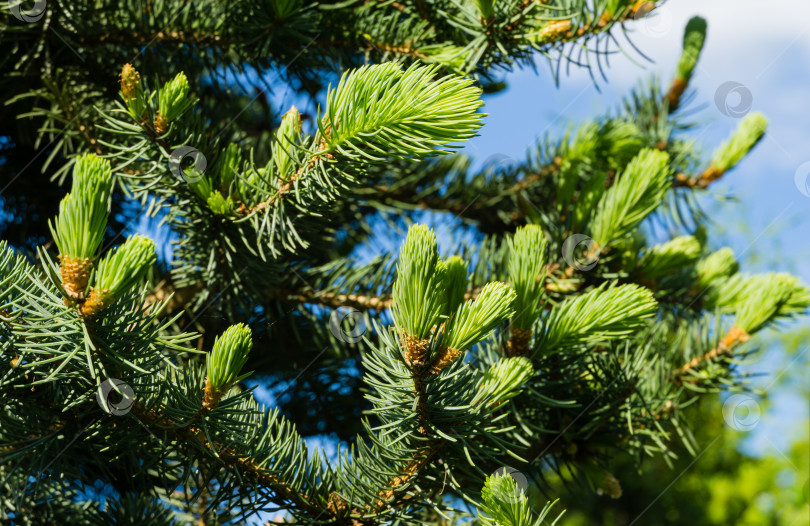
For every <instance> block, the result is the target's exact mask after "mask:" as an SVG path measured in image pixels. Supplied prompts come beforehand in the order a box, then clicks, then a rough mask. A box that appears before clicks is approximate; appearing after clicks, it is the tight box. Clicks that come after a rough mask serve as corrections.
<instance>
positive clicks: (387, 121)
mask: <svg viewBox="0 0 810 526" xmlns="http://www.w3.org/2000/svg"><path fill="white" fill-rule="evenodd" d="M437 74H438V68H437V67H435V66H417V65H414V66H411V67H409V68H408V69H406V70H404V71H403V70H402V68H401V66H399V65H398V64H396V63H388V64H380V65H375V66H363V67H361V68H358V69H356V70H354V71H352V72H351V73H347V74H345V75H344V76H343V77H342V78H341V80H340V83H339V84H338V86H337V87H336V88H333V89H330V90H329V92H328V94H327V104H326V109H325V110H324V114H323V116H321V115H320V114H319V116H318V135H317V139H319V140H320V141H322V148H321V149H320V151H319V152H318V154H319V155H321V156H325V155H329V154H340V155H341V156H343V157H344V158H346V159H350V160H355V161H363V162H382V161H384V160H386V159H390V158H402V157H417V158H425V157H428V156H432V155H438V154H440V153H442V150H441V149H440V148H441V147H443V146H446V145H449V144H451V143H455V142H459V141H464V140H467V139H469V138H471V137H473V136H474V135H475V132H476V131H477V130H478V128H480V127H481V117H482V116H483V115H481V114H478V113H476V110H478V108H480V107H481V104H482V103H481V99H480V94H481V92H480V90H479V89H478V88H476V87H474V86H473V83H472V81H471V80H470V79H465V78H463V77H459V76H455V75H450V76H445V77H439V78H437Z"/></svg>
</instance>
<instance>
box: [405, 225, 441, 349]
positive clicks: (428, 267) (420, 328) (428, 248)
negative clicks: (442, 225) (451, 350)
mask: <svg viewBox="0 0 810 526" xmlns="http://www.w3.org/2000/svg"><path fill="white" fill-rule="evenodd" d="M445 274H446V268H445V267H444V265H440V259H439V250H438V246H437V245H436V235H435V234H434V233H433V231H432V230H431V229H430V228H428V227H427V226H425V225H413V226H411V227H410V228H409V229H408V235H407V237H406V238H405V241H404V242H403V243H402V248H401V249H400V252H399V262H398V263H397V280H396V282H395V283H394V289H393V295H392V304H391V310H392V314H393V316H394V323H395V324H396V326H397V327H398V328H400V329H402V330H404V331H405V333H406V334H407V335H409V336H411V337H413V338H415V339H417V340H424V339H425V337H426V336H427V335H428V333H429V331H430V330H431V328H432V327H433V326H434V325H436V324H437V323H438V321H439V317H440V316H441V315H442V313H443V312H444V309H445V305H446V301H447V298H446V292H445V291H446V289H445V287H446V280H445Z"/></svg>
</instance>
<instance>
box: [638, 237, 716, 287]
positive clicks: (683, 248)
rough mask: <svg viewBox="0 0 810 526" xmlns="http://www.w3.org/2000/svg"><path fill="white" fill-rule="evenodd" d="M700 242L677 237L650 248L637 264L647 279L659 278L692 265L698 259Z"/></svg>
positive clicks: (691, 238) (689, 238)
mask: <svg viewBox="0 0 810 526" xmlns="http://www.w3.org/2000/svg"><path fill="white" fill-rule="evenodd" d="M700 250H701V247H700V242H698V240H697V239H695V237H694V236H678V237H676V238H673V239H671V240H669V241H667V242H666V243H661V244H659V245H655V246H653V247H650V249H649V250H647V251H646V252H645V253H644V256H643V257H642V258H641V261H639V263H638V268H639V270H640V271H641V272H642V273H643V274H644V276H646V277H649V278H660V277H663V276H666V275H668V274H672V273H674V272H676V271H678V270H679V269H683V268H686V267H689V266H690V265H693V264H694V263H695V262H696V261H697V260H698V258H699V257H700Z"/></svg>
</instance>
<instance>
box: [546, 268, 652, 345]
mask: <svg viewBox="0 0 810 526" xmlns="http://www.w3.org/2000/svg"><path fill="white" fill-rule="evenodd" d="M657 306H658V304H657V302H656V301H655V299H654V298H653V294H652V292H651V291H650V290H648V289H646V288H644V287H640V286H638V285H635V284H627V285H608V284H607V283H605V284H603V285H601V286H600V287H598V288H596V289H593V290H590V291H588V292H586V293H584V294H581V295H579V296H577V297H575V298H570V299H568V300H566V301H564V302H562V303H561V304H560V305H558V306H557V307H555V308H554V309H553V310H552V311H551V313H550V314H549V316H548V318H547V319H546V320H544V332H543V337H542V338H540V339H539V341H538V342H537V345H536V346H535V352H537V351H539V352H541V353H543V354H548V353H550V352H552V351H554V350H558V349H564V348H566V347H571V346H575V345H581V344H587V343H591V344H592V343H595V342H598V341H603V340H610V339H615V338H622V337H625V336H628V335H630V334H632V333H633V332H634V331H635V330H638V329H639V328H641V327H642V326H643V325H644V324H645V323H646V320H647V319H648V318H651V317H652V316H654V315H655V312H656V309H657Z"/></svg>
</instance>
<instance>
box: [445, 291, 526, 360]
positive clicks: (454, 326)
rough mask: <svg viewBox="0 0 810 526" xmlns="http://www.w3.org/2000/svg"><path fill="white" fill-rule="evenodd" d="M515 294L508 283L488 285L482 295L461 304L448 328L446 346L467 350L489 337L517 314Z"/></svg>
mask: <svg viewBox="0 0 810 526" xmlns="http://www.w3.org/2000/svg"><path fill="white" fill-rule="evenodd" d="M514 302H515V291H514V290H512V289H511V288H510V287H509V285H507V284H505V283H497V282H493V283H487V284H486V285H484V288H483V289H481V293H480V294H478V296H477V297H476V298H475V299H474V300H472V301H467V302H465V303H464V304H463V305H461V306H460V307H459V308H458V310H457V311H456V313H455V314H454V315H453V316H452V317H451V318H450V320H449V321H448V323H447V326H446V328H445V345H446V346H447V347H449V348H451V349H457V350H459V351H464V350H466V349H468V348H469V347H471V346H472V345H475V344H476V343H478V342H479V341H481V340H483V339H484V338H486V337H487V336H489V335H490V334H491V333H492V331H494V330H495V328H496V327H497V326H498V325H500V324H501V323H503V322H504V321H506V320H508V319H509V317H510V316H512V315H513V314H514V312H515V310H514Z"/></svg>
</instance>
